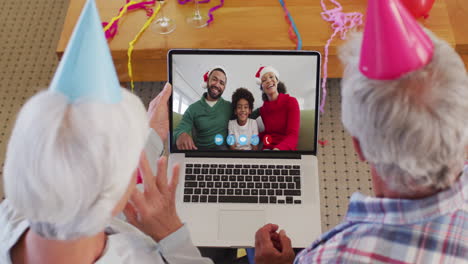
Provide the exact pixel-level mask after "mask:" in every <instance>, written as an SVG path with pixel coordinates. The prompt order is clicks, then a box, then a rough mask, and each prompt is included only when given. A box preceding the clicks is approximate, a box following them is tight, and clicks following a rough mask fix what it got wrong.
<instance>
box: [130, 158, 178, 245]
mask: <svg viewBox="0 0 468 264" xmlns="http://www.w3.org/2000/svg"><path fill="white" fill-rule="evenodd" d="M139 169H140V172H141V174H142V175H143V185H144V188H145V189H144V192H143V193H141V192H140V191H139V190H138V189H136V188H135V190H134V192H133V193H132V196H131V197H130V201H129V202H128V203H127V205H126V206H125V209H124V214H125V216H126V217H127V219H128V222H129V223H130V224H132V225H134V226H136V227H137V228H138V229H140V230H141V231H142V232H143V233H145V234H147V235H149V236H150V237H152V238H153V239H154V240H155V241H156V242H159V241H160V240H161V239H163V238H165V237H167V236H168V235H170V234H172V233H173V232H175V231H177V230H178V229H179V228H180V227H182V222H181V221H180V218H179V216H178V215H177V212H176V206H175V194H176V188H177V183H178V182H179V169H180V168H179V165H176V166H174V168H173V176H172V180H171V182H170V183H168V181H167V158H166V157H162V158H160V159H159V161H158V172H157V175H156V177H154V176H153V175H152V173H151V168H150V166H149V163H148V160H147V159H146V155H145V154H142V156H141V159H140V166H139Z"/></svg>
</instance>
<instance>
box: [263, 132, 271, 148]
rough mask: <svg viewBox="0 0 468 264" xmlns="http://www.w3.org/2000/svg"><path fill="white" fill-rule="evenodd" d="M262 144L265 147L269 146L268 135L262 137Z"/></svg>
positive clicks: (269, 137) (269, 138)
mask: <svg viewBox="0 0 468 264" xmlns="http://www.w3.org/2000/svg"><path fill="white" fill-rule="evenodd" d="M263 144H264V145H265V146H269V145H270V144H271V136H270V135H266V136H264V137H263Z"/></svg>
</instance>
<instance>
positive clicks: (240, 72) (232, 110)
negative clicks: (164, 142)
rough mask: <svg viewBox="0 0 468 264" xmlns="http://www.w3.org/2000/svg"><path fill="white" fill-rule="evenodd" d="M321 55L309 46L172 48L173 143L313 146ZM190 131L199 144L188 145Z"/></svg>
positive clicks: (220, 147)
mask: <svg viewBox="0 0 468 264" xmlns="http://www.w3.org/2000/svg"><path fill="white" fill-rule="evenodd" d="M318 61H319V60H318V55H317V54H310V53H309V54H306V53H304V54H178V53H174V54H171V66H172V68H171V79H172V85H173V94H172V124H171V144H172V148H173V149H175V150H179V151H184V150H191V151H278V150H279V151H314V150H315V149H314V148H315V140H316V138H315V131H316V129H315V125H316V116H317V113H316V108H317V107H316V106H317V102H318V99H317V89H318V87H317V86H318V72H319V69H318V67H319V65H318V64H319V62H318ZM262 66H263V67H266V72H262V71H260V70H259V69H260V67H262ZM217 68H219V69H221V70H213V69H217ZM269 69H273V70H272V71H271V72H270V71H269ZM210 71H211V72H210ZM207 72H210V75H209V76H208V81H207V82H205V81H204V75H205V73H207ZM275 72H276V74H275ZM258 73H263V75H262V76H260V78H257V76H256V75H258ZM276 75H279V76H276ZM240 88H241V89H240ZM233 95H234V97H233ZM275 95H277V96H275ZM233 100H234V101H233ZM252 104H253V105H252ZM188 137H189V138H190V139H189V140H191V141H192V142H193V145H194V146H195V147H196V149H195V148H187V146H188V144H187V143H185V144H184V145H182V143H184V142H189V141H187V138H188ZM178 139H180V140H179V141H178ZM178 143H179V145H178ZM178 146H180V147H178Z"/></svg>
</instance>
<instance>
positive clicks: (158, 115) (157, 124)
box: [148, 83, 172, 142]
mask: <svg viewBox="0 0 468 264" xmlns="http://www.w3.org/2000/svg"><path fill="white" fill-rule="evenodd" d="M171 92H172V85H171V84H170V83H166V85H164V89H163V90H162V91H161V92H160V93H159V94H158V96H156V97H155V98H154V99H153V100H152V101H151V103H150V104H149V107H148V119H149V126H150V127H151V128H153V130H154V131H155V132H156V133H157V134H158V135H159V137H160V138H161V140H162V142H166V140H167V135H168V134H169V109H168V106H167V102H168V101H169V97H170V96H171Z"/></svg>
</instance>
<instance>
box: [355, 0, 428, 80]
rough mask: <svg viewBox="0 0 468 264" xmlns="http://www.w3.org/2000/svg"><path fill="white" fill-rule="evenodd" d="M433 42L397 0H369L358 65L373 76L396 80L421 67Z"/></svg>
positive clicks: (364, 72)
mask: <svg viewBox="0 0 468 264" xmlns="http://www.w3.org/2000/svg"><path fill="white" fill-rule="evenodd" d="M433 52H434V44H433V43H432V41H431V39H430V38H429V37H428V36H427V34H426V33H425V32H424V31H423V29H422V28H421V26H420V25H419V24H418V22H417V21H416V20H415V19H414V18H413V16H412V15H411V14H410V13H409V12H408V11H407V9H406V8H405V7H404V6H403V5H402V4H401V3H400V1H398V0H369V3H368V7H367V19H366V27H365V29H364V39H363V42H362V49H361V61H360V65H359V69H360V70H361V72H362V74H364V75H365V76H367V77H368V78H370V79H376V80H393V79H398V78H400V77H401V76H402V75H404V74H406V73H409V72H412V71H415V70H417V69H420V68H422V67H424V66H425V65H427V64H428V63H429V61H430V60H431V58H432V55H433Z"/></svg>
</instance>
